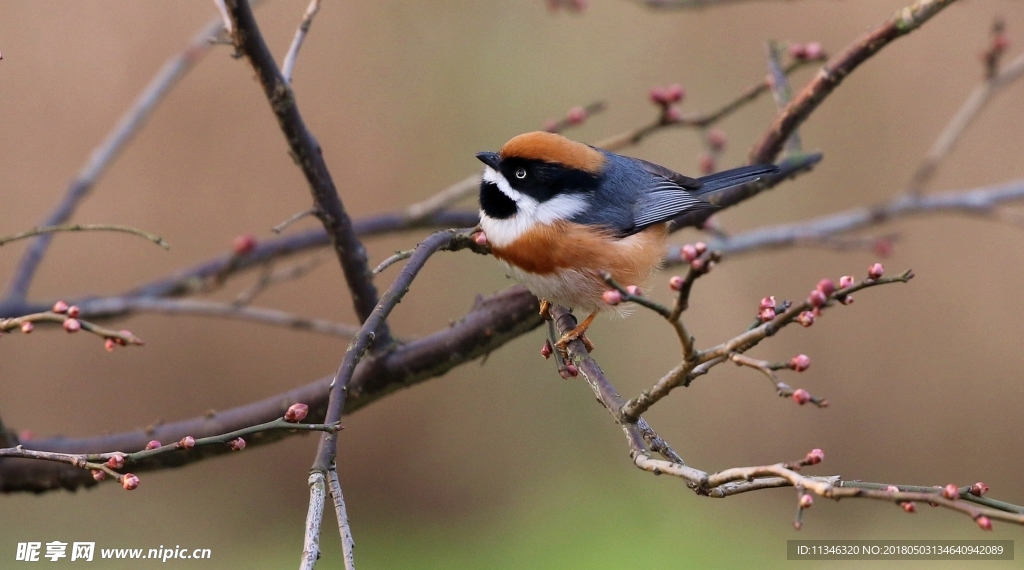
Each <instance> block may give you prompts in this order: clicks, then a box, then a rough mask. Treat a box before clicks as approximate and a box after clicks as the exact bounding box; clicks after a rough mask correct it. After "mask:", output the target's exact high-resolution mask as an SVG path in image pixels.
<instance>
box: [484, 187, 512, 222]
mask: <svg viewBox="0 0 1024 570" xmlns="http://www.w3.org/2000/svg"><path fill="white" fill-rule="evenodd" d="M480 209H481V210H483V211H484V213H485V214H487V216H488V217H491V218H494V219H496V220H505V219H508V218H511V217H512V216H514V215H516V212H518V211H519V208H518V207H517V206H516V203H515V200H513V199H512V198H509V197H508V196H506V195H505V193H504V192H502V191H501V190H499V189H498V185H497V184H495V183H494V182H488V181H486V180H484V181H483V182H481V183H480Z"/></svg>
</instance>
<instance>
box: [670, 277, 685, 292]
mask: <svg viewBox="0 0 1024 570" xmlns="http://www.w3.org/2000/svg"><path fill="white" fill-rule="evenodd" d="M684 283H685V282H684V281H683V278H682V277H680V276H678V275H673V276H672V277H671V278H670V279H669V280H668V288H669V289H671V290H673V291H682V290H683V284H684Z"/></svg>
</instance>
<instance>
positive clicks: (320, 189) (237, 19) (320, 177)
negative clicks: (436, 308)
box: [227, 0, 392, 347]
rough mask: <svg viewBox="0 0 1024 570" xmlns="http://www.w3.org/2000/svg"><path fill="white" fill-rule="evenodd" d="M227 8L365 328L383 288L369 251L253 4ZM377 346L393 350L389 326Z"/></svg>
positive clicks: (239, 2)
mask: <svg viewBox="0 0 1024 570" xmlns="http://www.w3.org/2000/svg"><path fill="white" fill-rule="evenodd" d="M227 6H228V12H229V14H230V16H231V20H232V22H233V23H234V30H233V33H232V39H233V41H234V44H235V48H236V49H237V50H238V51H239V52H240V53H242V54H244V55H245V56H246V58H247V59H248V60H249V63H250V64H252V67H253V69H255V70H256V75H257V77H259V80H260V84H261V85H262V86H263V92H264V93H265V94H266V96H267V101H268V102H269V103H270V108H271V109H272V110H273V111H274V115H275V116H276V117H277V122H278V124H279V125H280V127H281V131H282V132H283V133H284V136H285V139H286V140H287V141H288V146H289V148H290V149H291V153H292V156H293V158H294V159H295V162H296V164H297V165H298V166H299V168H301V169H302V173H303V174H304V175H305V177H306V181H307V182H308V183H309V188H310V192H311V193H312V195H313V201H314V202H315V203H316V205H317V211H316V212H315V215H316V216H317V218H319V219H320V222H321V223H322V224H323V226H324V229H325V230H327V234H328V235H329V236H330V238H331V244H332V245H333V246H334V250H335V253H336V254H337V256H338V261H339V262H340V263H341V268H342V271H343V272H344V273H345V280H346V281H347V282H348V287H349V290H350V291H351V293H352V304H353V305H354V306H355V311H356V315H358V317H359V321H360V322H363V321H365V320H366V319H367V318H368V317H369V316H370V313H371V312H373V309H374V307H375V306H376V305H377V288H376V287H375V286H374V285H373V275H372V274H371V273H370V268H369V267H368V266H367V260H366V250H365V248H364V247H363V244H362V243H361V242H360V241H359V238H357V237H356V233H355V229H354V228H353V225H352V220H351V219H350V218H349V217H348V213H347V212H345V208H344V206H343V205H342V203H341V198H340V196H339V195H338V191H337V189H336V188H335V186H334V180H333V179H332V178H331V173H330V171H329V170H328V168H327V164H326V163H325V162H324V158H323V154H322V152H321V149H320V144H319V143H318V142H317V141H316V139H315V138H314V137H313V134H312V133H310V132H309V129H308V128H306V124H305V121H303V119H302V115H301V114H300V113H299V107H298V105H297V104H296V102H295V93H294V92H293V91H292V89H291V87H290V86H289V85H288V81H287V80H286V79H285V78H284V77H283V76H282V75H281V71H280V70H279V69H278V67H277V63H276V62H275V61H274V57H273V55H272V54H271V53H270V48H268V47H267V44H266V42H264V41H263V36H262V34H261V33H260V30H259V26H258V24H257V23H256V18H255V16H253V13H252V9H251V8H250V7H249V3H248V2H247V0H230V1H228V2H227ZM377 341H378V342H377V346H378V347H385V346H387V345H389V344H391V342H392V339H391V333H390V330H389V327H388V326H387V323H382V324H381V327H380V329H379V330H377Z"/></svg>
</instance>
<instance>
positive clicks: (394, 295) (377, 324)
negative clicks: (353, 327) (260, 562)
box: [306, 228, 480, 544]
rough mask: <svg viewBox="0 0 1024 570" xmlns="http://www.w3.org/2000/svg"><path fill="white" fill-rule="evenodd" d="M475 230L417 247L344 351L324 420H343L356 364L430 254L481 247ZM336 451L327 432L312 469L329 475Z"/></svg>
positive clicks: (446, 234)
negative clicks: (475, 235) (473, 236)
mask: <svg viewBox="0 0 1024 570" xmlns="http://www.w3.org/2000/svg"><path fill="white" fill-rule="evenodd" d="M472 231H473V230H472V228H470V229H464V230H444V231H440V232H437V233H434V234H432V235H430V236H429V237H427V239H425V240H423V242H422V243H420V244H419V245H418V246H417V247H416V251H415V253H413V255H412V257H411V258H410V259H409V262H408V263H406V264H405V267H403V268H402V272H401V273H400V274H399V275H398V277H397V278H395V280H394V282H392V283H391V286H390V287H388V290H387V291H385V292H384V295H383V296H382V297H381V299H380V302H379V303H377V306H376V307H375V308H374V309H373V311H372V312H371V313H370V315H369V316H368V317H367V318H366V321H365V322H363V326H362V327H361V328H360V330H359V334H357V335H356V336H355V337H354V338H353V339H352V341H351V342H350V343H349V345H348V350H346V351H345V356H344V358H342V361H341V365H340V366H339V367H338V372H337V373H336V374H335V375H334V379H333V380H332V381H331V386H330V395H329V396H328V401H327V413H326V419H325V423H328V424H337V423H339V422H340V421H341V413H342V411H343V410H344V408H345V399H346V397H347V396H348V389H349V383H350V382H351V380H352V376H353V374H355V370H356V365H357V364H359V361H360V360H362V357H363V355H364V354H365V353H366V351H367V350H368V349H369V348H370V345H372V344H373V343H374V342H375V337H376V332H377V331H378V330H379V329H380V328H381V327H382V325H383V323H384V321H385V320H386V319H387V318H388V315H390V314H391V311H392V310H394V308H395V307H396V306H397V305H398V303H400V302H401V301H402V298H403V297H405V294H406V293H408V292H409V287H410V286H411V285H412V282H413V280H415V279H416V276H417V275H418V274H419V272H420V270H421V269H423V266H424V265H425V264H426V263H427V260H429V259H430V256H432V255H433V254H434V253H436V252H438V251H440V250H443V249H446V250H451V251H454V250H458V249H464V248H468V249H473V250H479V249H480V246H479V245H477V244H476V242H475V241H474V240H473V239H472V238H471V237H470V234H471V233H472ZM336 453H337V438H336V435H335V434H329V433H325V434H324V435H323V437H321V438H320V445H319V447H318V448H317V452H316V458H315V459H314V461H313V466H312V467H311V468H310V470H311V471H312V472H314V473H320V474H321V475H324V474H326V473H327V471H328V469H329V468H330V466H332V465H334V463H335V456H336ZM312 508H313V502H312V498H311V499H310V516H312V514H313V513H312ZM308 520H309V519H308V517H307V521H308ZM314 530H315V531H316V532H319V531H320V529H319V524H318V525H316V527H315V528H314V527H313V526H310V525H309V524H307V526H306V532H307V533H309V532H313V531H314ZM310 542H311V540H310V537H308V536H307V537H306V543H307V544H309V543H310Z"/></svg>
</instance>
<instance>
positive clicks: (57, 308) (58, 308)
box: [50, 301, 68, 314]
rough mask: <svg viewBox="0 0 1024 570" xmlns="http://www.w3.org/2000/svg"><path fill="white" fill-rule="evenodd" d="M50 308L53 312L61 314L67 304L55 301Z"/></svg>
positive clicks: (66, 307)
mask: <svg viewBox="0 0 1024 570" xmlns="http://www.w3.org/2000/svg"><path fill="white" fill-rule="evenodd" d="M50 310H51V311H53V312H54V313H59V314H63V313H66V312H67V310H68V304H67V303H65V302H64V301H57V302H56V303H54V304H53V308H52V309H50Z"/></svg>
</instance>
